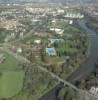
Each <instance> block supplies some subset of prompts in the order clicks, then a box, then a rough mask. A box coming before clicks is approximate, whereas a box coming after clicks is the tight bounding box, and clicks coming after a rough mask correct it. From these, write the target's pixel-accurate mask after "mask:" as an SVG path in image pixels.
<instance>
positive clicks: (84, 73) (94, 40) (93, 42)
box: [40, 20, 98, 100]
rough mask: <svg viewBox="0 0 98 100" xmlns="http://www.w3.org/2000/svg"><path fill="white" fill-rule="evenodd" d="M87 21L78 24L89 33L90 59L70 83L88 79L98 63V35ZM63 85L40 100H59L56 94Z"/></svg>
mask: <svg viewBox="0 0 98 100" xmlns="http://www.w3.org/2000/svg"><path fill="white" fill-rule="evenodd" d="M86 22H87V21H86V20H81V21H79V22H78V24H79V25H80V27H81V28H82V29H84V30H85V31H86V33H87V36H88V40H89V43H90V48H89V58H88V60H87V61H86V62H85V63H84V64H82V65H81V66H80V67H79V68H78V69H77V70H76V71H75V72H73V73H72V74H71V76H69V77H68V79H67V80H68V81H69V82H71V83H74V82H75V81H77V80H78V81H81V80H84V79H86V78H87V77H88V76H89V75H90V73H91V72H92V71H93V70H94V64H95V63H96V61H98V35H97V34H96V32H95V31H94V30H92V29H89V28H88V27H87V26H86ZM62 86H63V85H62V84H59V85H58V86H56V87H55V88H54V89H52V90H51V91H49V92H48V93H46V94H45V95H44V96H43V97H42V98H41V99H40V100H57V98H56V93H57V91H58V90H59V88H61V87H62Z"/></svg>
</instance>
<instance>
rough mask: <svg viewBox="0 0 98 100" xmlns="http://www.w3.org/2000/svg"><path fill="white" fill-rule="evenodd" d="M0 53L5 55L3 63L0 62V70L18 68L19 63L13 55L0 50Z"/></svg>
mask: <svg viewBox="0 0 98 100" xmlns="http://www.w3.org/2000/svg"><path fill="white" fill-rule="evenodd" d="M0 54H3V55H4V57H5V61H4V63H1V64H0V70H2V69H3V70H15V69H20V67H21V65H20V64H19V63H20V62H19V61H18V60H16V59H15V58H14V57H13V56H11V55H9V54H8V53H6V52H2V51H0Z"/></svg>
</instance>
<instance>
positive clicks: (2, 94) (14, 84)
mask: <svg viewBox="0 0 98 100" xmlns="http://www.w3.org/2000/svg"><path fill="white" fill-rule="evenodd" d="M23 78H24V72H23V71H13V72H10V71H8V72H7V71H4V72H1V75H0V98H7V97H11V96H13V95H16V94H17V93H18V92H19V91H20V90H21V89H22V87H23Z"/></svg>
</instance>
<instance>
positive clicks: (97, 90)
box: [89, 86, 98, 95]
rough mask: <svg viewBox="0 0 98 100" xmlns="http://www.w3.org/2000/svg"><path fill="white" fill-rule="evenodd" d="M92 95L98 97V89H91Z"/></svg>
mask: <svg viewBox="0 0 98 100" xmlns="http://www.w3.org/2000/svg"><path fill="white" fill-rule="evenodd" d="M89 91H90V93H92V94H94V95H97V94H98V87H94V86H93V87H91V89H90V90H89Z"/></svg>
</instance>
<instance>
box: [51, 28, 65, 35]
mask: <svg viewBox="0 0 98 100" xmlns="http://www.w3.org/2000/svg"><path fill="white" fill-rule="evenodd" d="M50 30H51V31H55V32H56V33H57V34H59V35H62V34H63V33H64V30H63V29H59V28H50Z"/></svg>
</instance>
